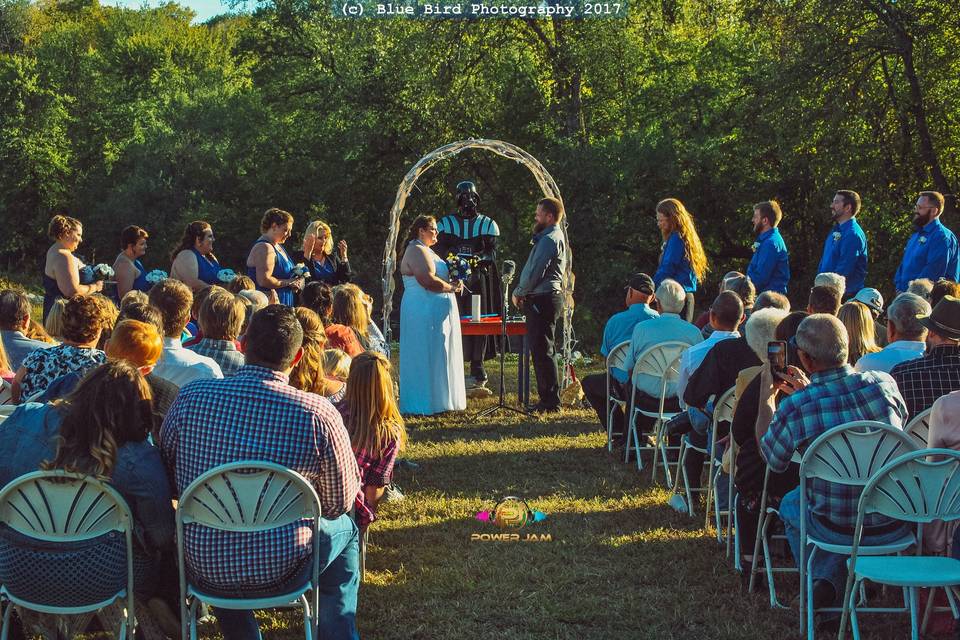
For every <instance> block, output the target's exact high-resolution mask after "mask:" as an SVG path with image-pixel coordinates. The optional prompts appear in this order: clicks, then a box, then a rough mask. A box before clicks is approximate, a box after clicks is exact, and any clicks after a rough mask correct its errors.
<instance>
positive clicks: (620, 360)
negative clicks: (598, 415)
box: [605, 340, 630, 451]
mask: <svg viewBox="0 0 960 640" xmlns="http://www.w3.org/2000/svg"><path fill="white" fill-rule="evenodd" d="M629 349H630V341H629V340H624V341H623V342H621V343H620V344H618V345H617V346H615V347H614V348H613V349H611V350H610V353H608V354H607V368H606V375H605V378H606V382H607V451H613V414H614V410H615V408H616V407H617V406H619V407H620V411H621V412H622V413H623V414H624V416H626V414H627V401H626V400H621V399H620V398H617V397H616V396H614V395H613V393H612V391H611V384H612V383H611V380H612V379H613V376H612V374H611V373H610V372H611V371H612V370H613V369H614V368H617V369H620V370H621V371H626V364H627V362H626V360H627V351H628V350H629ZM627 375H630V372H629V371H627ZM627 382H628V383H629V380H628V381H627ZM624 419H626V418H624Z"/></svg>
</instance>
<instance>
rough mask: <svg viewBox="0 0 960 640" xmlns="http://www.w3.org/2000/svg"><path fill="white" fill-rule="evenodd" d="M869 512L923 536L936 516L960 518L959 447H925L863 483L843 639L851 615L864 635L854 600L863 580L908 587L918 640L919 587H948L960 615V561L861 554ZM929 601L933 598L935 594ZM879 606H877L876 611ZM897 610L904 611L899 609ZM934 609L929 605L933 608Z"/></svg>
mask: <svg viewBox="0 0 960 640" xmlns="http://www.w3.org/2000/svg"><path fill="white" fill-rule="evenodd" d="M868 513H875V514H880V515H883V516H887V517H888V518H893V519H895V520H902V521H906V522H913V523H916V524H917V525H918V538H922V535H923V525H924V524H929V523H930V522H933V521H934V520H944V521H951V520H957V519H960V451H954V450H952V449H924V450H920V451H913V452H910V453H907V454H905V455H902V456H900V457H898V458H896V459H895V460H893V461H892V462H890V463H889V464H887V465H886V466H884V467H883V468H882V469H880V470H879V471H877V473H876V474H874V476H873V477H872V478H871V479H870V482H868V483H867V486H866V487H864V489H863V493H862V494H861V496H860V504H859V508H858V509H857V524H856V527H855V533H854V536H853V546H852V547H851V550H850V559H849V561H848V562H847V566H848V567H849V571H848V573H847V586H846V589H845V591H844V598H843V605H844V606H843V617H842V618H841V623H840V636H839V637H840V638H841V640H842V638H843V635H844V632H845V631H846V622H847V614H848V612H849V614H850V622H851V626H852V627H853V637H854V639H855V640H859V638H860V627H859V624H858V620H857V606H856V604H855V602H854V598H855V595H856V593H857V591H858V587H860V585H861V584H862V582H863V581H864V580H869V581H870V582H875V583H878V584H883V585H890V586H894V587H901V588H903V589H904V590H905V591H906V595H907V596H908V597H907V600H908V602H909V609H910V637H911V638H912V639H913V640H917V639H918V638H919V637H920V631H919V628H918V626H919V625H918V624H917V618H918V613H917V608H918V607H917V589H918V588H919V587H930V588H932V589H934V590H935V589H937V588H943V590H944V592H946V594H947V600H948V601H949V603H950V609H951V611H952V613H953V616H954V618H960V612H958V610H957V601H956V597H957V596H960V590H958V589H957V588H956V587H957V586H958V585H960V560H957V559H955V558H949V557H942V556H923V555H920V546H921V545H919V544H918V545H917V555H912V556H909V555H908V556H897V557H893V558H887V557H883V558H881V557H876V556H868V557H859V556H860V555H861V552H862V547H861V540H860V539H861V537H862V535H863V519H864V516H865V515H866V514H868ZM930 596H931V597H930V600H929V602H930V603H932V602H933V593H931V594H930ZM875 610H876V609H875ZM894 611H902V610H901V609H895V610H894ZM928 612H929V608H928Z"/></svg>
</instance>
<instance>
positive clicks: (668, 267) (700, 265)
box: [653, 198, 709, 322]
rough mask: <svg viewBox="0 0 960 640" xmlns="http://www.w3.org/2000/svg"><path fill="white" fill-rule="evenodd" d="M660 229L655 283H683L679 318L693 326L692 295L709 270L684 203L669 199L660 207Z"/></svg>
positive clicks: (658, 221) (691, 217) (658, 212)
mask: <svg viewBox="0 0 960 640" xmlns="http://www.w3.org/2000/svg"><path fill="white" fill-rule="evenodd" d="M657 227H659V228H660V234H661V236H662V237H663V253H661V254H660V266H659V267H657V271H656V273H655V274H654V276H653V281H654V283H655V284H656V285H657V286H658V287H659V286H660V283H661V282H663V281H664V280H666V279H667V278H670V279H672V280H676V281H677V282H678V283H680V286H681V287H683V290H684V291H685V292H686V293H687V300H686V302H685V303H684V305H683V310H682V311H681V312H680V317H681V318H683V319H684V320H686V321H687V322H692V321H693V305H694V298H693V294H694V293H695V292H696V291H697V285H698V283H700V282H703V278H704V276H706V274H707V271H708V270H709V267H708V266H707V256H706V254H705V253H704V251H703V244H702V243H701V242H700V236H699V235H698V234H697V226H696V224H694V221H693V216H692V215H691V214H690V212H689V211H687V209H686V207H684V206H683V203H682V202H680V201H679V200H677V199H676V198H667V199H666V200H661V201H660V202H659V203H658V204H657Z"/></svg>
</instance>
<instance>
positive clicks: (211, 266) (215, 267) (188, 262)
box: [170, 220, 220, 293]
mask: <svg viewBox="0 0 960 640" xmlns="http://www.w3.org/2000/svg"><path fill="white" fill-rule="evenodd" d="M171 257H172V259H173V266H172V267H170V277H171V278H173V279H174V280H179V281H180V282H183V283H184V284H186V285H187V286H188V287H190V289H191V290H192V291H193V292H194V293H196V292H197V291H199V290H200V289H203V288H204V287H206V286H207V285H211V284H220V280H219V279H218V278H217V273H219V271H220V263H219V262H217V256H215V255H213V228H212V227H211V226H210V223H209V222H205V221H203V220H195V221H193V222H191V223H190V224H188V225H187V228H186V229H184V230H183V238H181V239H180V245H179V246H178V247H177V248H176V249H174V250H173V256H171Z"/></svg>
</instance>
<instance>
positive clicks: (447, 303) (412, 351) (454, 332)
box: [400, 216, 467, 415]
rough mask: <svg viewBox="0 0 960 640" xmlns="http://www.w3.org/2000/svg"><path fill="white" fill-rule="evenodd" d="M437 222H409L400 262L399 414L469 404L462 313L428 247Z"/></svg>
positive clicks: (426, 412)
mask: <svg viewBox="0 0 960 640" xmlns="http://www.w3.org/2000/svg"><path fill="white" fill-rule="evenodd" d="M436 242H437V221H436V219H435V218H434V217H433V216H420V217H418V218H417V219H416V220H414V221H413V224H412V225H411V227H410V233H409V234H408V235H407V245H406V248H405V249H404V252H403V259H402V260H401V262H400V274H401V275H402V276H403V300H402V301H401V303H400V413H404V414H414V415H432V414H434V413H440V412H443V411H462V410H463V409H466V408H467V392H466V386H465V385H464V380H463V344H462V342H461V338H460V312H459V310H458V308H457V300H456V298H455V297H454V294H455V293H459V292H460V290H461V288H462V287H463V283H462V282H457V283H456V284H452V283H451V282H450V275H449V271H448V269H447V263H446V262H445V261H444V260H442V259H441V258H440V256H438V255H437V254H435V253H434V252H433V250H431V249H430V247H431V246H433V245H434V244H436Z"/></svg>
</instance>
